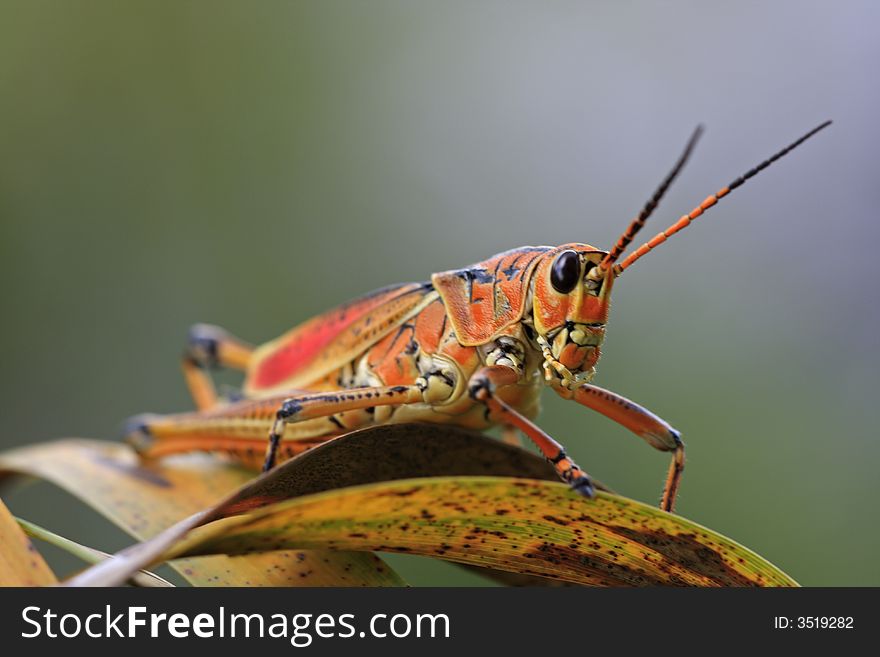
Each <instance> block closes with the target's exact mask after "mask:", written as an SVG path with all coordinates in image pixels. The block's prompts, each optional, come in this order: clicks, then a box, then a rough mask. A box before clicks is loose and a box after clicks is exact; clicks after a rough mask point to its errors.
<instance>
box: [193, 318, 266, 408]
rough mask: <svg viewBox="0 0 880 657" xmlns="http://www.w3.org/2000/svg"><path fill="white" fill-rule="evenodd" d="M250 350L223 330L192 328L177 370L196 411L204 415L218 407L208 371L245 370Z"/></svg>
mask: <svg viewBox="0 0 880 657" xmlns="http://www.w3.org/2000/svg"><path fill="white" fill-rule="evenodd" d="M253 351H254V348H253V346H252V345H250V344H248V343H246V342H244V341H243V340H240V339H239V338H236V337H235V336H233V335H232V334H230V333H229V332H227V331H226V330H225V329H222V328H220V327H219V326H213V325H211V324H194V325H193V326H192V327H191V328H190V330H189V335H188V339H187V345H186V349H185V350H184V352H183V357H182V359H181V368H182V370H183V376H184V379H185V380H186V384H187V387H188V388H189V391H190V394H191V395H192V398H193V401H194V402H195V405H196V408H197V409H199V410H200V411H204V410H207V409H210V408H213V407H214V406H216V405H217V403H218V398H217V390H216V388H215V386H214V381H213V379H212V378H211V376H210V373H209V372H210V370H213V369H217V368H220V367H225V368H231V369H237V370H245V369H247V367H248V365H249V364H250V360H251V355H252V354H253Z"/></svg>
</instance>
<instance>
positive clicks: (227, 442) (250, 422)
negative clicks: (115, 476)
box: [126, 390, 373, 469]
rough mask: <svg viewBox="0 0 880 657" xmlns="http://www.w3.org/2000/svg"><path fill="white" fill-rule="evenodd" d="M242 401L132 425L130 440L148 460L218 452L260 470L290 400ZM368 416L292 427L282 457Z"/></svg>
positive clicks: (149, 418)
mask: <svg viewBox="0 0 880 657" xmlns="http://www.w3.org/2000/svg"><path fill="white" fill-rule="evenodd" d="M297 394H301V391H297V390H290V391H287V392H286V393H285V394H284V395H277V396H274V397H271V398H266V399H259V400H253V399H251V400H243V401H238V402H232V403H228V404H223V405H220V406H216V407H215V408H213V409H210V410H207V411H196V412H193V413H177V414H169V415H141V416H139V417H138V418H136V421H135V422H133V423H132V426H130V427H129V430H128V432H127V435H126V440H127V441H128V442H129V443H130V444H131V445H132V446H133V447H134V448H135V449H136V450H137V451H138V453H139V454H140V455H141V456H142V457H144V458H149V459H153V458H162V457H165V456H169V455H172V454H180V453H185V452H216V453H222V454H225V455H228V456H230V457H232V458H233V459H234V460H235V461H237V462H240V463H242V464H244V465H247V466H251V467H254V468H255V469H260V468H261V467H262V465H263V462H264V459H265V451H266V450H265V445H266V436H267V435H268V433H269V432H270V430H271V429H272V426H273V424H274V422H275V416H276V412H277V410H278V408H279V407H280V406H281V405H282V404H283V403H284V401H285V400H287V399H289V398H290V397H291V396H292V395H297ZM372 419H373V418H372V416H371V415H370V414H369V413H366V412H357V411H354V412H349V413H340V414H338V415H335V416H327V417H318V418H314V419H311V420H306V421H304V422H301V423H298V424H296V425H290V426H289V427H288V428H287V431H286V432H285V441H284V444H283V448H282V449H281V450H280V451H279V453H278V457H279V458H282V457H283V458H284V459H285V460H286V459H287V458H291V457H293V456H296V455H297V454H300V453H301V452H304V451H306V450H308V449H311V448H312V447H314V446H316V445H319V444H321V443H323V442H326V441H327V440H330V439H331V438H335V437H336V436H338V435H340V434H342V433H345V432H346V431H349V430H351V429H356V428H358V427H360V426H365V425H367V424H370V423H371V422H372Z"/></svg>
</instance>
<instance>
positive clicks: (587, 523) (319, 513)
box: [166, 477, 797, 586]
mask: <svg viewBox="0 0 880 657" xmlns="http://www.w3.org/2000/svg"><path fill="white" fill-rule="evenodd" d="M326 547H330V548H333V549H340V550H377V551H388V552H403V553H407V554H421V555H427V556H434V557H439V558H442V559H448V560H451V561H456V562H460V563H467V564H474V565H482V566H490V567H492V568H497V569H499V570H506V571H511V572H516V573H523V574H528V575H538V576H542V577H549V578H554V579H558V580H562V581H568V582H575V583H580V584H590V585H597V586H652V585H673V586H797V583H796V582H795V581H794V580H792V579H791V578H790V577H788V576H787V575H786V574H785V573H783V572H782V571H781V570H779V569H778V568H776V567H775V566H773V565H772V564H770V563H769V562H767V561H766V560H764V559H762V558H761V557H759V556H758V555H757V554H755V553H754V552H752V551H751V550H748V549H746V548H744V547H743V546H741V545H739V544H737V543H735V542H734V541H731V540H730V539H728V538H725V537H723V536H721V535H720V534H717V533H715V532H713V531H711V530H709V529H707V528H705V527H702V526H700V525H698V524H696V523H693V522H690V521H689V520H686V519H684V518H681V517H679V516H676V515H673V514H669V513H665V512H663V511H660V510H659V509H656V508H654V507H650V506H647V505H645V504H642V503H640V502H636V501H633V500H629V499H626V498H623V497H620V496H617V495H612V494H608V493H599V494H598V495H597V497H596V498H595V499H593V500H587V499H585V498H583V497H580V496H579V495H577V494H575V493H573V492H572V491H571V490H569V488H568V487H567V486H565V485H564V484H560V483H552V482H547V481H537V480H531V479H515V478H510V477H437V478H426V479H411V480H403V481H392V482H387V483H379V484H370V485H366V486H358V487H353V488H347V489H342V490H334V491H329V492H326V493H320V494H317V495H309V496H306V497H299V498H295V499H292V500H288V501H285V502H280V503H275V504H272V505H269V506H267V507H263V508H260V509H256V510H253V511H249V512H247V513H245V514H243V515H240V516H235V517H230V518H226V519H223V520H218V521H216V522H214V523H211V524H209V525H205V526H203V527H200V528H199V529H196V530H194V531H193V532H191V533H190V535H189V536H188V537H187V538H186V539H185V540H184V541H183V542H182V543H181V544H180V545H179V546H178V547H177V548H175V549H174V550H172V551H171V552H170V553H169V554H167V555H166V557H172V556H181V555H199V554H215V553H223V554H247V553H251V552H254V551H264V550H277V549H292V548H326Z"/></svg>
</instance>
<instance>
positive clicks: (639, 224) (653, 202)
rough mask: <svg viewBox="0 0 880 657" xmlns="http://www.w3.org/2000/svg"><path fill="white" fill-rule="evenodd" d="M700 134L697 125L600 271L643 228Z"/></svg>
mask: <svg viewBox="0 0 880 657" xmlns="http://www.w3.org/2000/svg"><path fill="white" fill-rule="evenodd" d="M702 134H703V126H701V125H698V126H697V127H696V129H695V130H694V133H693V134H692V135H691V138H690V139H689V140H688V143H687V146H685V149H684V152H683V153H682V154H681V157H680V158H678V162H676V163H675V166H674V167H672V171H670V172H669V175H667V176H666V178H665V179H664V180H663V182H662V183H660V186H659V187H658V188H657V189H656V191H655V192H654V195H653V196H652V197H651V198H650V199H649V200H648V202H647V203H645V207H643V208H642V211H641V212H639V216H638V217H636V218H635V219H633V220H632V223H631V224H630V225H629V226H628V227H627V229H626V230H625V231H624V232H623V235H621V236H620V239H618V240H617V244H615V245H614V248H613V249H611V251H610V252H609V253H608V255H606V256H605V257H604V258H603V259H602V262H601V263H600V264H599V269H600V270H602V271H604V270H605V269H607V268H608V267H610V266H611V265H612V264H614V263H615V262H616V261H617V259H618V258H619V257H620V256H621V255H622V254H623V252H624V251H625V250H626V247H628V246H629V243H630V242H632V241H633V238H635V236H636V233H638V232H639V231H640V230H641V229H642V228H644V226H645V222H646V221H647V220H648V217H650V216H651V214H652V213H653V212H654V210H655V209H656V208H657V204H658V203H660V199H662V198H663V195H664V194H665V193H666V190H667V189H669V186H670V185H671V184H672V181H673V180H675V178H676V176H678V174H679V173H681V170H682V169H683V168H684V165H685V163H686V162H687V161H688V158H689V157H690V156H691V151H693V150H694V146H696V145H697V140H698V139H699V138H700V135H702Z"/></svg>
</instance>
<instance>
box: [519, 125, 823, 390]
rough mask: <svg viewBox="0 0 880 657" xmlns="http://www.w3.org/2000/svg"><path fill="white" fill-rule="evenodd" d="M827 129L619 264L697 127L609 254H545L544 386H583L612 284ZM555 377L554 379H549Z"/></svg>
mask: <svg viewBox="0 0 880 657" xmlns="http://www.w3.org/2000/svg"><path fill="white" fill-rule="evenodd" d="M830 124H831V121H825V122H824V123H822V124H820V125H819V126H817V127H815V128H813V129H812V130H810V131H809V132H808V133H807V134H805V135H804V136H803V137H801V138H800V139H798V140H796V141H794V142H792V143H791V144H789V145H788V146H786V147H785V148H783V149H782V150H781V151H778V152H777V153H776V154H775V155H773V156H771V157H769V158H768V159H766V160H764V161H763V162H762V163H761V164H759V165H758V166H756V167H754V168H752V169H750V170H749V171H747V172H746V173H744V174H743V175H741V176H739V177H738V178H735V179H734V180H733V181H732V182H731V183H730V184H728V185H727V186H725V187H722V188H721V189H720V190H718V191H717V192H715V193H714V194H710V195H709V196H708V197H706V198H705V199H704V200H703V202H702V203H700V204H699V205H698V206H696V207H695V208H694V209H693V210H691V211H690V212H689V213H688V214H684V215H682V216H681V217H680V218H679V219H678V221H676V222H675V223H673V224H672V225H671V226H669V227H668V228H667V229H666V230H663V231H661V232H660V233H658V234H657V235H655V236H654V237H653V238H651V239H650V240H648V241H647V242H645V243H644V244H643V245H642V246H640V247H639V248H638V249H636V250H635V251H633V252H632V253H631V254H630V255H629V256H628V257H627V258H625V259H624V260H623V261H622V262H620V263H618V260H619V259H620V257H621V256H622V255H623V253H624V251H625V250H626V248H627V247H628V246H629V245H630V243H631V242H632V241H633V238H634V237H635V236H636V234H637V233H638V232H639V231H640V230H641V229H642V228H644V226H645V222H646V221H647V219H648V217H650V216H651V214H652V213H653V212H654V210H655V209H656V208H657V205H658V204H659V202H660V199H662V198H663V195H664V194H665V193H666V190H667V189H668V188H669V186H670V185H671V184H672V181H673V180H675V178H676V176H678V174H679V173H680V172H681V169H682V167H684V164H685V162H687V160H688V158H689V157H690V154H691V151H692V150H693V148H694V146H695V145H696V143H697V140H698V139H699V138H700V134H702V131H703V129H702V127H699V126H698V127H697V129H696V130H694V133H693V135H691V138H690V140H688V143H687V146H686V147H685V149H684V152H683V153H682V154H681V156H680V157H679V158H678V161H677V162H676V163H675V166H674V167H673V168H672V171H670V172H669V174H667V176H666V178H665V179H664V180H663V182H662V183H660V186H659V187H658V188H657V189H656V190H655V191H654V194H653V195H652V196H651V198H650V199H649V200H648V202H647V203H645V206H644V207H643V208H642V211H641V212H640V213H639V214H638V216H637V217H636V218H635V219H633V220H632V222H631V223H630V224H629V226H628V227H627V228H626V230H625V231H624V232H623V234H621V236H620V237H619V238H618V240H617V243H616V244H615V245H614V247H613V248H612V249H611V250H610V251H600V250H599V249H596V248H594V247H592V246H589V245H588V244H564V245H563V246H560V247H557V248H556V249H553V250H551V251H548V252H547V253H546V254H545V255H544V257H543V259H542V261H541V262H540V264H538V266H537V268H536V269H535V274H534V279H533V280H534V283H533V286H534V287H533V289H534V297H533V299H534V300H533V309H532V312H533V317H534V328H535V331H536V335H535V341H536V342H537V344H538V347H539V348H540V349H541V352H542V353H543V355H544V373H545V376H546V378H547V380H548V381H550V382H554V383H555V382H557V380H558V382H559V383H560V384H561V385H563V386H565V387H571V386H573V385H575V384H577V383H580V382H583V381H589V380H590V379H591V378H592V377H593V374H594V373H595V365H596V361H598V360H599V347H600V346H601V344H602V340H603V339H604V338H605V322H606V321H607V319H608V308H609V304H610V302H611V286H612V284H613V283H614V280H615V279H616V278H617V277H618V276H619V275H620V274H621V273H623V272H624V271H625V270H626V269H628V268H629V267H631V266H632V265H633V263H635V262H636V261H637V260H639V259H640V258H642V256H644V255H646V254H647V253H649V252H650V251H652V250H653V249H655V248H656V247H657V246H659V245H660V244H663V242H665V241H666V240H667V239H669V238H670V237H672V236H673V235H675V234H676V233H677V232H679V231H680V230H682V229H684V228H686V227H687V226H689V225H690V224H691V223H692V222H693V221H694V220H695V219H697V218H698V217H700V216H701V215H702V214H703V213H704V212H706V211H707V210H708V209H709V208H711V207H713V206H714V205H715V204H716V203H718V201H719V200H720V199H722V198H724V197H725V196H727V195H728V194H730V192H732V191H733V190H734V189H737V188H738V187H740V186H742V185H743V184H744V183H745V182H746V181H747V180H749V179H750V178H752V177H754V176H755V175H757V174H758V173H759V172H760V171H763V170H764V169H766V168H767V167H768V166H770V165H771V164H772V163H773V162H775V161H776V160H778V159H779V158H781V157H782V156H784V155H786V154H787V153H789V152H790V151H792V150H794V149H795V148H797V147H798V146H799V145H800V144H802V143H803V142H805V141H806V140H807V139H809V138H810V137H812V136H813V135H815V134H816V133H817V132H819V131H820V130H823V129H824V128H826V127H827V126H829V125H830ZM554 373H555V374H554Z"/></svg>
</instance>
